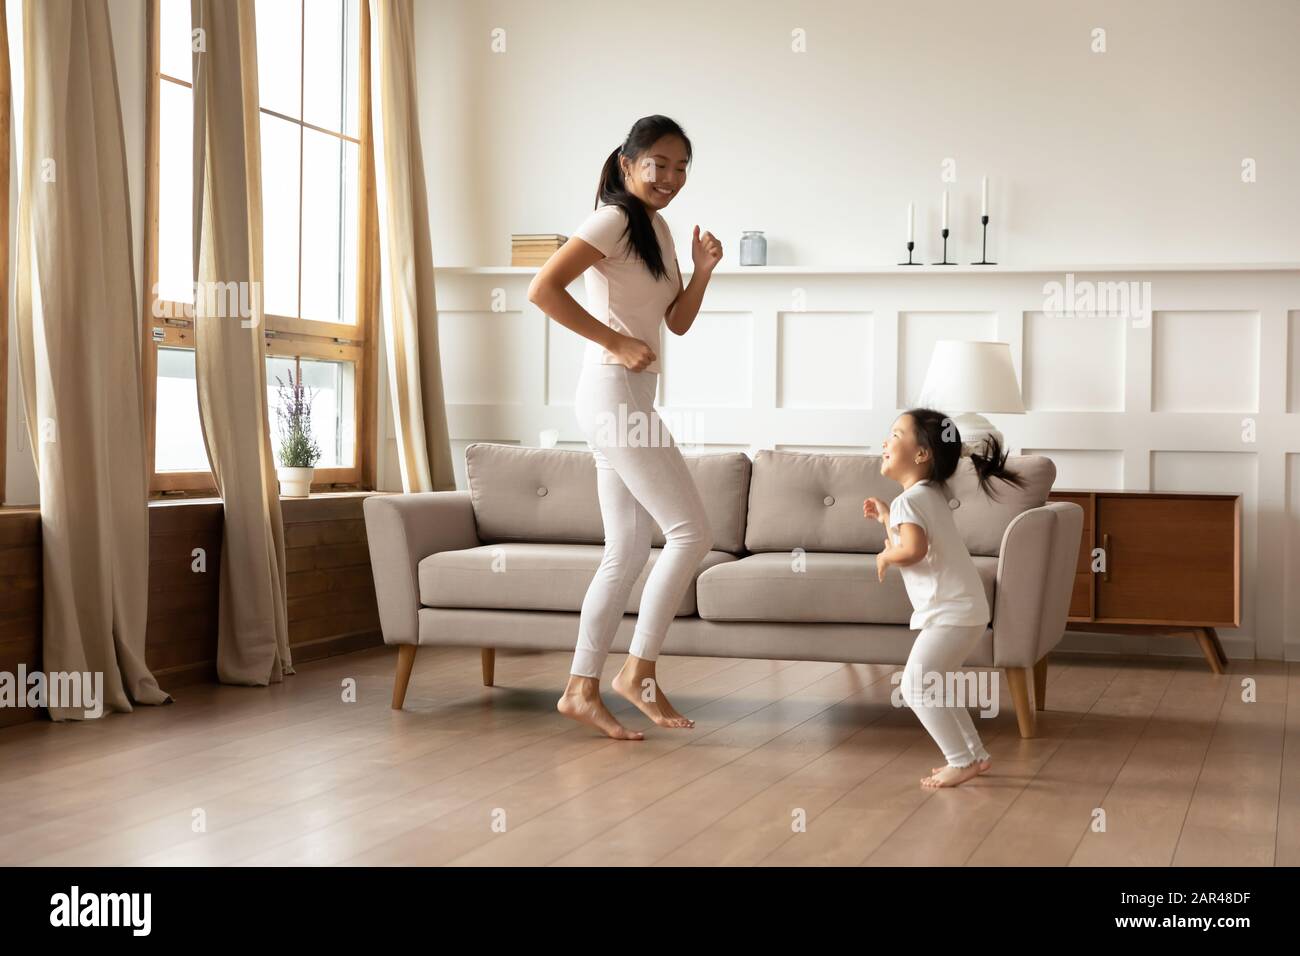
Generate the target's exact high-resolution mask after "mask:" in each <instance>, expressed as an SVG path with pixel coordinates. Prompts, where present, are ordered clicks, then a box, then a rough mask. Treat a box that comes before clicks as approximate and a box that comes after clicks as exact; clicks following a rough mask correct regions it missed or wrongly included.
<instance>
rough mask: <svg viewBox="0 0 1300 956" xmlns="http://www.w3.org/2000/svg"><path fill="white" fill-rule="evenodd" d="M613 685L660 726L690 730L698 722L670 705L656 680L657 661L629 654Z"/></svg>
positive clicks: (610, 683)
mask: <svg viewBox="0 0 1300 956" xmlns="http://www.w3.org/2000/svg"><path fill="white" fill-rule="evenodd" d="M609 686H610V687H612V688H614V690H615V691H617V692H618V693H619V694H621V695H623V696H624V697H625V698H627V699H628V700H629V701H630V702H631V703H632V704H633V705H635V706H636V708H637V710H639V711H641V713H643V714H645V715H646V716H647V717H649V718H650V719H651V720H653V721H654V722H655V723H656V724H658V725H659V726H660V727H672V728H675V729H686V730H689V729H690V728H692V727H694V726H695V721H693V720H691V719H690V718H689V717H685V716H683V715H682V714H680V713H678V711H677V708H675V707H673V705H672V704H670V703H668V698H667V697H665V696H664V692H663V690H662V689H660V687H659V680H658V678H657V677H655V662H654V661H646V660H642V659H641V658H639V657H636V656H635V655H632V654H629V655H628V658H627V661H626V662H625V663H624V664H623V669H622V670H620V671H619V672H618V674H616V675H615V676H614V679H613V680H612V681H610V682H609Z"/></svg>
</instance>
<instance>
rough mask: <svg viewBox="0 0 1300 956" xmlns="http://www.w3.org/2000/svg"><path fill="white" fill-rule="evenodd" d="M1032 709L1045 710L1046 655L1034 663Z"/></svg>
mask: <svg viewBox="0 0 1300 956" xmlns="http://www.w3.org/2000/svg"><path fill="white" fill-rule="evenodd" d="M1034 709H1035V710H1047V655H1046V654H1044V655H1043V659H1042V660H1040V661H1039V662H1038V663H1037V664H1035V665H1034Z"/></svg>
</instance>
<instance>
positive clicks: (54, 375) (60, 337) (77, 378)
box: [6, 0, 171, 720]
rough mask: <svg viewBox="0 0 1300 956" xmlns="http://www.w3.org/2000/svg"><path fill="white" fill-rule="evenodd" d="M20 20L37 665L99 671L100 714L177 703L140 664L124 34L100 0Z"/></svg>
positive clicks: (140, 483) (140, 522) (32, 12)
mask: <svg viewBox="0 0 1300 956" xmlns="http://www.w3.org/2000/svg"><path fill="white" fill-rule="evenodd" d="M22 16H23V36H22V38H21V42H22V44H23V46H22V50H23V84H24V103H23V122H22V139H21V143H22V149H21V152H20V153H19V154H18V157H19V159H18V168H19V171H20V173H19V179H20V192H19V210H18V229H17V232H16V242H17V245H18V248H17V253H18V261H17V269H16V272H15V281H16V285H15V295H14V306H15V312H16V320H17V322H16V324H17V327H18V335H17V340H18V358H19V363H18V364H19V376H20V382H21V385H22V394H23V402H24V405H25V407H26V412H27V422H28V427H29V432H30V437H31V442H32V450H33V454H34V456H35V458H36V468H37V472H38V474H39V477H40V491H41V536H42V544H43V547H44V561H43V565H44V566H43V588H44V627H43V632H44V633H43V650H44V656H43V663H42V669H43V670H44V671H45V672H46V673H47V674H49V673H51V672H81V673H85V672H91V673H102V674H103V701H102V704H103V709H104V711H109V710H117V711H130V710H131V705H132V704H133V703H136V704H161V703H166V702H167V701H169V700H170V699H171V698H170V697H169V696H168V695H167V694H166V693H164V692H163V691H162V690H160V689H159V687H158V683H157V681H155V680H154V678H153V675H152V674H150V673H149V668H148V667H146V666H145V624H146V621H147V616H148V599H149V511H148V471H147V468H146V462H145V447H146V446H145V441H144V392H143V386H142V378H141V359H140V355H141V352H140V338H139V336H140V332H141V314H140V311H139V309H138V308H137V297H136V287H135V273H134V268H135V266H134V262H133V260H132V249H133V245H132V241H131V212H130V197H129V194H128V188H127V175H126V147H125V141H124V139H123V134H122V110H121V103H120V99H119V96H118V88H117V69H116V66H115V64H114V60H113V37H112V31H111V29H110V26H109V19H108V7H107V4H106V3H105V0H25V2H24V3H23V6H22ZM15 39H17V38H15ZM6 161H7V160H6ZM92 686H93V684H92ZM85 710H86V708H81V707H68V706H60V707H51V708H50V716H51V717H52V718H53V719H55V720H66V719H78V718H82V717H83V716H86V713H85Z"/></svg>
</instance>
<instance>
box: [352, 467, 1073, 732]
mask: <svg viewBox="0 0 1300 956" xmlns="http://www.w3.org/2000/svg"><path fill="white" fill-rule="evenodd" d="M465 458H466V473H467V477H468V485H469V489H468V490H467V491H444V492H432V493H426V494H404V495H376V496H373V497H371V498H368V499H366V502H365V518H366V533H367V537H368V539H369V542H370V557H371V562H372V564H373V568H374V576H375V590H376V592H377V595H378V600H379V615H380V622H381V624H382V627H383V632H384V640H385V642H386V643H388V644H396V645H397V646H398V648H399V655H398V668H397V679H396V684H395V687H394V691H393V706H394V707H395V708H400V707H401V706H402V703H403V700H404V699H405V695H406V685H407V681H408V680H409V678H410V673H411V667H412V665H413V663H414V660H415V653H416V650H417V648H419V647H420V646H424V645H463V646H471V647H480V648H483V679H484V683H486V684H489V685H491V684H492V682H493V669H494V660H495V659H494V651H495V648H498V647H507V648H535V649H546V650H557V651H558V650H571V649H572V648H573V646H574V642H575V640H576V636H577V623H578V615H577V612H578V609H579V607H580V606H581V604H582V598H583V594H584V593H585V592H586V589H587V584H588V582H590V580H591V578H592V576H593V575H594V574H595V571H596V567H597V565H598V564H599V563H600V559H601V553H602V550H603V541H604V533H603V528H602V524H601V517H600V506H599V501H598V499H597V496H596V472H595V464H594V461H593V459H592V456H591V453H590V452H588V451H574V450H568V449H554V448H525V447H520V446H516V445H499V444H488V443H476V444H472V445H470V446H469V447H468V448H467V449H466V453H465ZM686 460H687V463H688V465H689V467H690V469H691V473H692V475H693V477H694V478H695V482H696V485H697V486H698V487H699V489H700V492H701V495H702V496H703V498H704V501H705V505H706V508H707V511H708V515H709V523H710V526H711V528H712V531H713V549H712V550H711V551H710V552H709V554H708V555H707V556H706V558H705V560H704V561H703V562H702V563H701V565H700V570H699V573H698V575H697V576H696V578H695V581H694V582H693V583H692V586H691V588H690V589H689V591H688V592H687V594H686V596H685V598H684V599H683V600H682V605H681V607H680V609H679V610H678V617H677V620H676V621H674V622H673V626H672V628H671V629H670V630H669V632H668V638H667V641H666V642H665V644H664V648H663V652H664V653H665V654H679V655H695V656H709V657H748V658H763V659H774V660H814V661H845V662H856V663H866V664H897V665H902V664H904V663H905V662H906V660H907V654H908V651H909V650H910V648H911V646H912V641H913V639H914V638H915V632H914V631H911V630H909V629H908V626H907V622H908V618H909V617H910V615H911V610H912V609H911V605H910V603H909V602H908V598H907V593H906V591H905V590H904V588H903V583H902V579H901V577H900V575H899V574H898V572H897V570H891V572H890V573H889V574H888V575H887V576H886V579H885V581H884V582H883V583H880V582H879V581H877V579H876V571H875V558H874V555H875V554H876V553H877V552H879V551H880V550H881V549H882V548H883V547H884V543H885V541H884V531H883V529H882V528H881V526H880V525H879V524H878V523H877V522H875V521H869V520H867V519H865V518H863V516H862V502H863V499H864V498H867V497H868V496H875V497H878V498H881V499H882V500H885V501H889V500H891V499H892V498H893V497H894V496H895V495H896V494H897V493H898V492H899V491H900V490H901V489H900V488H899V486H898V485H897V484H895V483H894V482H892V481H890V480H889V479H886V478H884V477H882V476H881V474H880V459H879V458H877V457H875V456H871V455H828V454H804V453H797V452H785V451H760V452H758V454H757V456H756V457H755V458H754V459H753V461H752V462H751V460H750V458H749V456H747V455H745V454H741V453H739V452H731V453H723V454H703V455H691V454H688V455H687V456H686ZM1009 464H1010V466H1011V467H1012V468H1015V469H1017V470H1019V471H1020V472H1021V473H1022V474H1024V475H1025V477H1026V479H1027V482H1026V487H1025V488H1024V489H1016V488H1014V487H1012V486H1009V485H1002V486H1001V488H1000V491H999V497H998V498H997V499H996V500H994V499H989V498H988V497H986V496H985V495H984V494H983V492H981V491H980V490H979V489H978V487H977V485H976V481H975V476H974V473H973V471H972V469H971V465H970V461H969V460H968V459H963V462H962V466H961V468H960V469H959V471H958V473H957V475H956V476H954V478H953V479H952V481H951V482H950V483H949V487H950V489H951V491H952V493H953V494H954V496H955V500H956V501H957V502H959V505H957V507H956V511H955V512H954V518H955V520H956V522H957V526H958V528H959V529H960V531H961V533H962V535H963V537H964V538H965V541H966V546H967V548H968V549H969V551H970V553H971V556H972V557H973V558H974V560H975V565H976V567H977V568H978V569H979V572H980V577H981V578H982V579H983V581H984V586H985V588H986V590H987V593H988V597H989V607H990V608H991V609H992V613H993V620H992V622H991V626H990V628H989V630H988V631H987V632H986V634H985V636H984V637H983V638H982V639H981V641H980V643H979V644H978V646H977V647H976V649H975V651H974V652H973V653H972V654H971V655H970V657H969V658H968V659H967V661H966V664H967V666H970V667H986V668H1001V669H1002V670H1004V671H1005V672H1006V675H1007V678H1008V684H1009V686H1010V689H1011V692H1012V698H1013V701H1014V703H1015V708H1016V716H1017V720H1018V723H1019V727H1020V732H1021V735H1022V736H1025V737H1032V736H1033V735H1034V723H1035V722H1034V710H1035V706H1036V707H1037V708H1038V709H1042V707H1043V705H1044V693H1045V688H1046V676H1047V670H1046V655H1047V653H1048V652H1049V651H1050V650H1051V649H1052V648H1053V647H1055V646H1056V644H1057V642H1059V641H1060V639H1061V635H1062V633H1063V632H1064V628H1065V618H1066V611H1067V608H1068V606H1069V601H1070V592H1071V589H1072V587H1073V583H1074V574H1075V566H1076V561H1077V558H1078V553H1079V547H1080V536H1081V532H1082V527H1083V512H1082V509H1080V508H1079V507H1078V506H1077V505H1074V504H1067V503H1061V502H1047V495H1048V492H1049V491H1050V490H1051V487H1052V482H1053V481H1054V480H1055V478H1056V467H1055V465H1053V463H1052V461H1051V460H1050V459H1048V458H1044V457H1041V456H1024V457H1018V458H1012V459H1011V461H1010V462H1009ZM663 543H664V539H663V536H662V534H661V533H657V534H656V536H655V539H654V542H653V550H652V551H651V554H650V561H649V562H648V563H647V565H646V570H645V572H643V573H642V575H641V579H640V581H638V583H637V586H636V588H635V589H634V591H633V593H632V596H631V598H630V599H629V602H628V608H627V616H625V617H624V619H623V623H622V625H621V626H620V628H619V630H618V633H617V635H616V637H615V640H614V651H615V652H626V650H627V648H628V644H629V641H630V640H631V636H632V630H633V626H634V624H635V617H634V616H633V615H635V614H636V612H637V607H638V604H639V602H640V599H641V591H642V587H643V586H644V584H645V579H646V576H647V575H648V574H649V570H650V568H651V567H652V566H653V563H654V561H655V560H656V559H657V558H658V556H659V554H660V553H661V550H660V549H661V548H662V546H663ZM1035 700H1036V704H1035V703H1034V701H1035Z"/></svg>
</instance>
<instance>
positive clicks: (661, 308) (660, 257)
mask: <svg viewBox="0 0 1300 956" xmlns="http://www.w3.org/2000/svg"><path fill="white" fill-rule="evenodd" d="M690 160H691V142H690V140H689V139H687V137H686V134H685V132H683V131H682V128H681V127H680V126H678V125H677V123H675V122H673V121H672V120H671V119H669V118H668V117H666V116H647V117H643V118H642V119H639V120H637V121H636V123H635V124H634V125H633V126H632V130H631V132H629V133H628V135H627V139H626V140H625V141H624V142H623V144H622V145H621V146H619V147H618V148H617V149H615V150H614V151H613V152H612V153H610V154H609V157H608V158H607V159H606V160H605V166H604V168H603V169H602V170H601V174H600V185H599V187H598V188H597V191H596V199H597V208H596V210H595V211H594V212H593V213H591V215H589V216H588V217H587V218H586V220H585V221H584V222H583V223H582V225H581V226H579V227H578V229H577V230H576V231H575V233H574V235H573V236H572V237H571V238H570V239H569V241H568V242H566V243H565V244H564V246H563V247H562V248H560V249H559V251H557V252H556V253H555V254H554V255H553V256H552V257H551V258H550V259H549V260H548V261H547V263H546V265H544V266H543V267H542V268H541V270H540V271H539V272H538V273H537V276H536V278H534V279H533V282H532V284H531V285H530V286H529V289H528V301H530V302H533V303H535V304H536V305H537V306H538V307H539V308H541V310H542V311H543V312H545V313H546V314H547V315H549V316H551V318H553V319H555V321H557V322H559V323H560V324H561V325H563V326H565V327H566V328H569V329H572V330H573V331H574V332H577V333H578V334H579V335H581V336H582V337H584V338H586V339H588V342H587V347H586V353H585V355H584V361H583V366H582V372H581V374H580V376H579V380H578V389H577V395H576V400H575V403H574V404H575V406H576V412H577V418H578V424H579V426H580V428H581V429H582V431H583V434H584V435H585V436H586V438H587V442H588V444H589V445H590V447H591V449H592V452H593V454H594V456H595V460H596V488H597V492H598V494H599V496H600V513H601V517H602V519H603V520H604V524H605V552H604V555H603V557H602V558H601V562H600V567H599V568H597V569H596V575H595V577H594V578H593V579H592V582H591V585H590V587H589V588H588V589H587V594H586V597H585V598H584V599H583V602H582V613H581V615H580V617H579V620H578V643H577V648H576V650H575V652H574V656H573V666H572V668H571V671H570V676H569V683H568V686H567V687H566V688H565V690H564V695H563V696H562V697H561V698H560V700H559V702H558V704H557V705H556V706H557V709H558V710H559V711H560V713H562V714H564V715H565V716H567V717H571V718H573V719H575V720H578V721H580V722H582V723H585V724H588V725H590V726H592V727H595V728H597V729H598V730H600V731H601V732H603V733H605V734H607V735H608V736H610V737H613V738H614V739H616V740H640V739H642V736H643V735H642V734H641V733H639V732H635V731H629V730H628V729H627V728H625V727H624V726H623V725H622V724H620V723H619V722H618V721H617V720H615V719H614V715H613V714H611V713H610V712H609V710H608V709H607V708H606V707H605V704H604V702H603V701H602V700H601V697H600V675H601V671H602V669H603V667H604V664H605V657H606V655H607V654H608V653H609V648H610V644H611V643H612V642H613V640H614V634H615V632H616V631H617V630H618V626H619V623H620V622H621V621H622V619H623V613H624V611H625V610H626V609H627V603H628V597H629V596H630V594H631V592H632V587H633V586H634V585H635V584H636V581H637V578H638V577H640V575H641V572H642V570H643V569H644V568H645V563H646V561H647V560H648V558H649V555H650V539H651V536H652V535H653V532H654V527H653V525H654V524H655V523H657V524H658V525H659V527H660V528H661V529H662V530H663V533H664V538H665V544H664V548H663V552H662V554H660V556H659V559H658V560H657V561H656V562H655V565H654V567H653V568H652V569H651V571H650V575H649V578H648V579H647V581H646V585H645V591H644V592H643V594H642V596H641V606H640V612H639V614H638V615H637V623H636V630H635V632H634V634H633V637H632V644H631V647H630V649H629V655H628V658H627V661H626V662H625V663H624V665H623V668H622V670H620V671H619V673H618V675H617V676H615V678H614V680H613V682H612V686H613V688H614V690H615V691H617V692H618V693H619V694H621V695H622V696H623V697H625V698H627V699H628V700H629V701H631V703H632V704H634V705H635V706H636V707H637V708H638V709H639V710H640V711H641V712H642V713H644V714H645V715H646V716H647V717H649V718H650V719H651V720H652V721H654V722H655V723H656V724H658V725H659V726H660V727H675V728H676V727H682V728H689V727H693V726H695V722H694V721H692V720H689V719H688V718H686V717H683V716H682V715H681V714H680V713H678V711H677V710H676V709H675V708H674V707H673V706H672V704H671V703H669V701H668V698H667V697H665V696H664V694H663V691H662V690H661V689H660V688H659V684H658V680H657V677H656V674H655V662H656V661H657V660H658V657H659V648H660V646H661V645H662V644H663V641H664V636H665V634H666V633H667V630H668V626H669V624H671V623H672V620H673V617H674V616H675V615H676V614H677V609H678V607H679V606H680V605H681V603H682V598H683V597H684V596H685V594H686V589H687V588H688V587H689V586H690V583H691V580H692V578H693V577H694V576H695V573H696V572H697V571H698V570H699V566H700V562H701V561H702V560H703V558H704V556H705V555H706V554H707V553H708V552H709V549H710V548H711V547H712V544H713V534H712V531H711V529H710V528H709V522H708V518H707V516H706V515H705V512H704V503H703V501H702V500H701V499H700V494H699V491H698V489H697V488H696V487H695V483H694V481H693V480H692V479H691V475H690V472H689V471H688V470H687V467H686V462H685V461H684V460H683V458H682V454H681V451H680V450H678V448H677V445H676V443H675V442H674V441H673V438H672V435H670V434H669V433H668V430H667V429H666V428H665V427H664V425H663V423H662V421H661V420H660V419H659V416H658V414H656V412H655V408H654V398H655V389H656V385H657V383H658V379H659V326H660V324H661V323H663V322H665V321H666V322H667V324H668V328H669V329H670V330H672V331H673V332H674V333H675V334H677V335H685V334H686V332H687V331H688V330H689V329H690V327H691V325H692V323H694V321H695V316H696V314H697V313H698V312H699V309H700V302H701V300H702V299H703V298H704V290H705V288H706V287H707V286H708V284H709V278H710V277H711V276H712V275H713V269H714V267H715V266H716V265H717V264H718V262H719V260H721V258H722V245H721V244H720V243H719V242H718V240H717V239H715V238H714V237H713V236H712V235H711V234H710V233H708V232H705V233H704V234H703V235H701V234H700V227H699V226H696V227H695V232H694V236H693V239H692V242H691V246H692V248H691V258H692V260H693V261H694V263H695V271H694V273H693V274H692V276H691V282H690V285H688V286H683V285H682V278H681V270H680V269H679V268H678V265H677V253H676V248H675V246H674V244H673V237H672V233H671V232H670V231H669V229H668V224H667V223H666V222H665V221H664V218H663V216H661V215H660V214H659V210H661V209H663V208H665V207H666V206H667V205H668V204H669V203H670V202H672V201H673V198H674V197H675V196H676V195H677V194H678V193H679V192H680V191H681V189H682V187H683V186H684V185H685V183H686V168H687V166H688V165H689V163H690ZM582 273H585V278H586V287H587V301H588V303H589V304H590V305H591V308H592V311H593V312H594V313H595V314H594V315H593V314H591V313H589V312H587V311H586V310H585V309H583V308H582V307H581V306H580V305H578V303H577V301H575V300H574V298H573V297H572V296H571V295H569V293H568V292H567V291H566V289H567V287H568V286H569V284H570V283H571V282H573V280H574V279H576V278H577V277H578V275H579V274H582Z"/></svg>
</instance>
